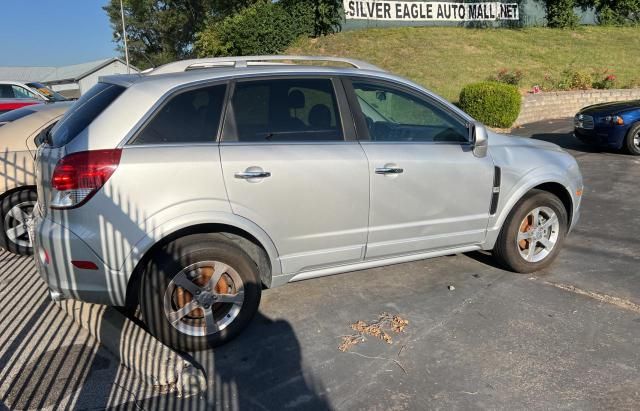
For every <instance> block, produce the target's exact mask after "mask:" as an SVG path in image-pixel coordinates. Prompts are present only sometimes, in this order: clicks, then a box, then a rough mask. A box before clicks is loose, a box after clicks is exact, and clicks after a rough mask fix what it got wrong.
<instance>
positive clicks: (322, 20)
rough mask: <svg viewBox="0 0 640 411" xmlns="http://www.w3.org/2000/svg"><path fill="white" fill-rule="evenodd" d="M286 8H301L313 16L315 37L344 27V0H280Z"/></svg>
mask: <svg viewBox="0 0 640 411" xmlns="http://www.w3.org/2000/svg"><path fill="white" fill-rule="evenodd" d="M279 3H280V4H281V5H282V6H283V7H284V8H285V9H286V10H294V9H298V10H300V11H301V12H302V13H303V14H304V15H305V16H309V15H310V16H311V24H312V28H311V29H310V30H309V33H310V34H312V35H313V36H314V37H319V36H326V35H327V34H332V33H336V32H338V31H340V30H341V29H342V17H343V16H342V1H340V0H280V1H279Z"/></svg>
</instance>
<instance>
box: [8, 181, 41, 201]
mask: <svg viewBox="0 0 640 411" xmlns="http://www.w3.org/2000/svg"><path fill="white" fill-rule="evenodd" d="M22 190H33V191H36V190H37V188H36V186H35V185H31V184H28V185H23V186H15V187H12V188H10V189H9V190H7V191H5V192H4V193H2V194H0V201H2V200H4V199H5V198H7V197H9V196H10V195H11V194H13V193H17V192H18V191H22Z"/></svg>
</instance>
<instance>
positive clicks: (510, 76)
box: [489, 68, 524, 86]
mask: <svg viewBox="0 0 640 411" xmlns="http://www.w3.org/2000/svg"><path fill="white" fill-rule="evenodd" d="M523 76H524V74H523V73H522V71H521V70H508V69H506V68H504V69H501V70H500V71H499V72H498V73H497V74H496V75H494V76H489V81H496V82H498V83H505V84H511V85H512V86H519V85H520V83H521V82H522V77H523Z"/></svg>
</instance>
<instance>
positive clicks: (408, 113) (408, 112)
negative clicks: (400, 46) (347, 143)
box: [353, 81, 469, 143]
mask: <svg viewBox="0 0 640 411" xmlns="http://www.w3.org/2000/svg"><path fill="white" fill-rule="evenodd" d="M353 88H354V91H355V94H356V98H357V101H358V104H359V106H360V109H361V110H362V114H363V115H364V117H365V120H366V123H367V128H368V131H369V137H370V139H371V140H372V141H416V142H425V141H434V142H457V143H465V142H468V135H469V131H468V129H467V126H466V125H465V124H464V123H463V122H462V121H460V120H459V119H457V118H455V117H454V116H453V115H452V114H450V113H447V112H446V111H445V110H444V109H443V108H441V107H439V106H438V105H437V104H435V103H432V102H429V101H427V100H424V99H420V98H418V97H416V96H414V95H413V94H410V93H407V92H404V91H402V90H398V89H395V88H392V87H389V86H383V85H379V84H376V83H367V82H363V81H354V82H353Z"/></svg>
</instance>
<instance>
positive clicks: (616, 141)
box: [573, 127, 627, 149]
mask: <svg viewBox="0 0 640 411" xmlns="http://www.w3.org/2000/svg"><path fill="white" fill-rule="evenodd" d="M573 135H574V136H575V137H576V138H577V139H578V140H580V141H582V142H583V143H585V144H591V145H596V146H599V147H608V148H613V149H620V148H622V146H623V144H624V139H625V137H626V135H627V129H626V127H605V128H602V127H596V128H594V129H593V130H585V129H582V128H575V129H574V131H573Z"/></svg>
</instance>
